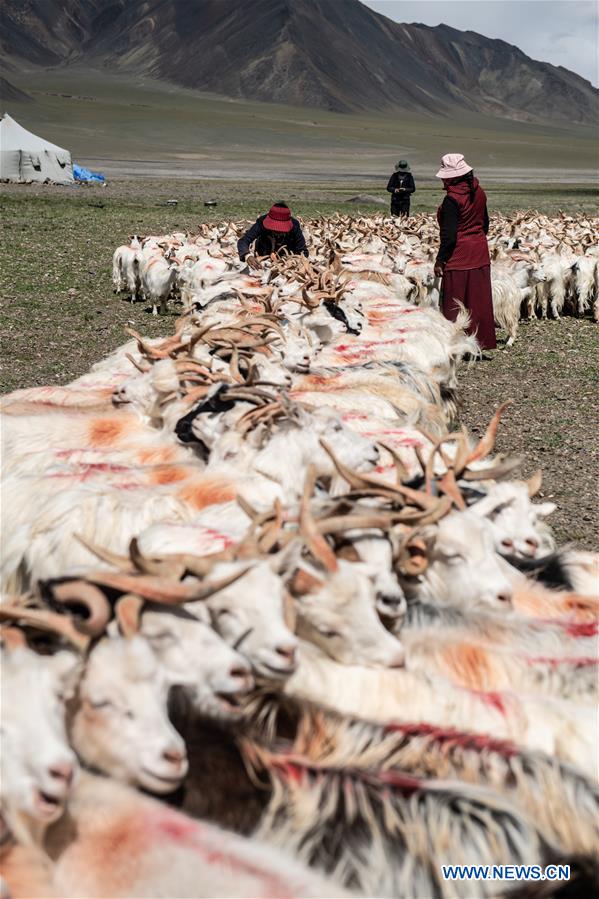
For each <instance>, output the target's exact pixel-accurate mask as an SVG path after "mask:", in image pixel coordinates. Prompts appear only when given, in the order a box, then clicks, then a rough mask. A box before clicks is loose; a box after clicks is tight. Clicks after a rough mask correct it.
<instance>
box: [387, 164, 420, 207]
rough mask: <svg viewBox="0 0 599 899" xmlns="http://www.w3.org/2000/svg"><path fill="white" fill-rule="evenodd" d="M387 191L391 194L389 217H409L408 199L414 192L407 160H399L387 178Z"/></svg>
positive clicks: (412, 179) (414, 187) (414, 188)
mask: <svg viewBox="0 0 599 899" xmlns="http://www.w3.org/2000/svg"><path fill="white" fill-rule="evenodd" d="M387 190H388V191H389V193H390V194H391V215H409V214H410V197H411V196H412V194H413V193H414V191H415V190H416V185H415V184H414V178H413V176H412V173H411V172H410V166H409V165H408V161H407V159H400V160H399V162H398V163H397V165H396V166H395V171H394V172H393V174H392V175H391V177H390V178H389V183H388V185H387Z"/></svg>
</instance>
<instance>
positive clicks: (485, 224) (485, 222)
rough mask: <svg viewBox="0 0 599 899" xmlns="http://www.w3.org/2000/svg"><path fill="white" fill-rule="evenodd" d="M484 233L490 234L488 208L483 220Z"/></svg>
mask: <svg viewBox="0 0 599 899" xmlns="http://www.w3.org/2000/svg"><path fill="white" fill-rule="evenodd" d="M483 231H484V232H485V234H488V233H489V210H488V209H487V207H486V206H485V215H484V218H483Z"/></svg>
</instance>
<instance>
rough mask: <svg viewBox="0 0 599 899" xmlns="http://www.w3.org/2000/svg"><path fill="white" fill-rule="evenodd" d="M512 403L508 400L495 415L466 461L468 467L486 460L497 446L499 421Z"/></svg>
mask: <svg viewBox="0 0 599 899" xmlns="http://www.w3.org/2000/svg"><path fill="white" fill-rule="evenodd" d="M512 403H513V400H506V401H505V403H502V404H501V406H500V407H499V408H498V409H497V411H496V412H495V415H494V416H493V418H492V419H491V421H490V422H489V425H488V427H487V430H486V431H485V433H484V434H483V436H482V438H481V439H480V440H479V442H478V444H477V445H476V447H475V448H474V449H473V450H472V452H471V453H470V455H469V456H468V458H467V459H466V465H470V463H471V462H475V461H477V460H478V459H484V457H485V456H488V455H489V453H490V452H491V450H492V449H493V447H494V446H495V439H496V437H497V428H498V427H499V419H500V418H501V415H502V413H503V412H504V411H505V409H507V407H508V406H511V404H512Z"/></svg>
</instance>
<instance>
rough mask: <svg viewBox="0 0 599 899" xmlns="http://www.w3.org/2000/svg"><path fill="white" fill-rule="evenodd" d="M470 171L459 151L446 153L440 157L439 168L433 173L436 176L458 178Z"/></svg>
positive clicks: (470, 167)
mask: <svg viewBox="0 0 599 899" xmlns="http://www.w3.org/2000/svg"><path fill="white" fill-rule="evenodd" d="M471 171H472V166H471V165H468V163H467V162H466V160H465V159H464V157H463V156H462V154H461V153H447V154H446V155H445V156H442V157H441V168H440V169H439V171H438V172H437V174H436V175H435V177H436V178H443V179H445V178H459V177H460V176H461V175H467V174H468V172H471Z"/></svg>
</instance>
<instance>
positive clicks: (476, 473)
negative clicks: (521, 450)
mask: <svg viewBox="0 0 599 899" xmlns="http://www.w3.org/2000/svg"><path fill="white" fill-rule="evenodd" d="M497 460H499V456H498V457H497ZM521 465H522V459H521V458H519V457H517V456H514V457H513V458H512V459H502V460H501V461H496V464H494V465H493V466H491V467H490V468H475V469H468V470H467V471H464V472H462V474H461V476H460V477H461V479H462V480H464V481H490V480H493V481H499V480H501V479H502V478H506V477H508V476H509V475H511V474H512V473H513V472H514V470H515V469H516V468H519V467H520V466H521Z"/></svg>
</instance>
